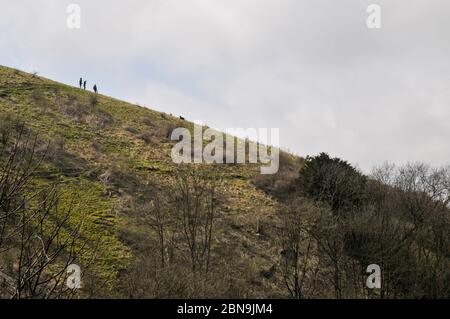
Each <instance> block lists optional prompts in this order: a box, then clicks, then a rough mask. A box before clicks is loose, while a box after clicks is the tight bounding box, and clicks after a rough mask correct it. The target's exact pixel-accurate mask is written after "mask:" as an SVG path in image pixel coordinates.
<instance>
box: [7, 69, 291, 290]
mask: <svg viewBox="0 0 450 319" xmlns="http://www.w3.org/2000/svg"><path fill="white" fill-rule="evenodd" d="M0 113H1V116H2V118H3V119H2V121H3V122H2V123H11V122H12V121H23V122H24V123H25V125H26V127H27V128H28V129H29V130H31V131H33V132H35V133H37V134H38V135H39V139H40V141H43V143H44V142H50V152H49V153H50V154H51V156H49V157H48V159H47V160H46V161H45V163H44V164H43V165H41V167H40V168H39V174H37V176H35V178H34V182H35V183H37V184H49V183H52V182H55V181H58V183H59V184H60V185H63V188H64V189H65V190H67V191H70V192H74V193H76V194H77V198H78V199H79V200H78V201H77V205H78V206H77V209H76V210H75V211H76V212H77V214H85V215H86V221H85V223H84V226H83V229H84V232H85V233H84V236H85V237H86V238H95V246H97V249H96V251H97V259H96V261H95V265H94V266H93V267H92V269H93V273H94V275H95V276H98V279H97V280H102V281H104V282H105V284H104V285H103V287H104V288H102V289H103V290H102V291H101V293H100V295H104V296H122V294H121V292H120V286H121V285H123V279H122V277H123V276H124V274H125V273H126V272H127V270H128V269H130V267H132V265H133V263H135V261H136V255H137V254H143V253H144V252H145V251H146V250H149V251H150V250H154V249H155V247H152V245H153V243H154V238H153V239H152V236H153V237H154V235H153V233H152V231H151V230H150V229H149V227H148V226H145V225H143V224H142V223H141V222H140V220H139V219H138V218H136V216H135V214H134V211H133V205H134V200H135V199H136V198H137V196H138V194H142V192H144V191H145V189H146V187H147V186H148V185H149V184H152V185H156V186H157V185H163V184H164V183H165V182H166V180H167V179H168V178H169V176H171V174H176V172H177V170H178V169H179V167H178V166H177V165H175V164H174V163H173V162H172V160H171V157H170V151H171V148H172V146H173V142H172V141H170V138H169V136H170V133H171V131H172V130H173V129H174V128H176V127H186V128H189V129H192V124H191V123H189V122H186V121H182V120H179V119H177V118H174V117H172V116H169V115H168V114H165V113H160V112H155V111H152V110H150V109H147V108H143V107H140V106H137V105H132V104H129V103H126V102H123V101H119V100H116V99H114V98H110V97H107V96H103V95H95V94H94V93H91V92H88V91H84V90H80V89H78V88H75V87H71V86H67V85H64V84H60V83H57V82H53V81H51V80H48V79H44V78H41V77H38V76H35V75H31V74H27V73H24V72H21V71H18V70H15V69H10V68H7V67H0ZM3 125H5V124H3ZM283 158H284V159H283V163H285V164H286V165H287V166H289V170H291V171H292V172H296V171H298V165H299V164H298V163H299V161H298V159H296V158H294V157H291V156H288V155H286V154H283ZM196 169H197V170H201V171H204V172H208V171H213V170H217V169H219V171H220V174H221V176H222V178H223V179H224V183H223V184H222V186H221V190H220V191H221V193H222V194H223V196H224V201H225V203H224V205H223V206H222V208H221V211H220V213H219V214H220V219H219V221H218V223H219V225H218V229H219V235H218V236H216V238H217V239H216V243H215V245H216V247H220V249H218V250H217V251H219V253H220V252H223V255H224V256H226V257H227V259H226V260H229V261H230V262H233V267H232V268H233V271H235V272H236V276H235V277H236V278H237V279H236V280H238V279H239V280H241V281H244V284H245V285H246V286H250V287H251V288H250V289H248V292H247V293H248V294H249V295H248V296H251V297H266V296H279V295H280V294H281V289H282V288H281V285H282V284H281V282H280V279H279V278H277V277H276V276H264V275H263V274H264V273H265V272H266V271H267V270H268V269H271V267H273V266H274V265H275V264H276V263H277V258H278V257H277V256H278V248H277V246H276V244H275V237H274V229H275V228H276V227H277V224H278V223H279V220H278V216H277V213H276V207H277V200H276V199H275V198H273V197H272V196H270V195H268V192H265V191H263V190H262V188H258V187H256V186H255V176H257V172H258V171H259V170H258V167H256V166H255V165H220V167H219V168H218V167H215V166H213V165H199V166H196ZM280 174H286V176H285V177H286V178H289V174H288V173H286V172H285V171H283V169H282V170H281V173H280ZM294 175H295V174H294ZM264 183H266V184H267V185H269V186H270V184H271V182H270V181H267V180H266V181H264ZM267 185H266V186H267ZM264 227H265V229H264V232H262V231H261V229H263V228H264ZM92 246H94V245H92ZM221 260H225V257H224V258H222V259H221ZM237 265H238V266H237ZM223 266H224V267H223V271H224V272H225V271H226V269H225V268H226V267H225V265H223ZM149 271H150V270H149ZM244 274H245V275H244ZM238 277H239V278H238Z"/></svg>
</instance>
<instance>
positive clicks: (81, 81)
mask: <svg viewBox="0 0 450 319" xmlns="http://www.w3.org/2000/svg"><path fill="white" fill-rule="evenodd" d="M81 85H83V78H80V89H81Z"/></svg>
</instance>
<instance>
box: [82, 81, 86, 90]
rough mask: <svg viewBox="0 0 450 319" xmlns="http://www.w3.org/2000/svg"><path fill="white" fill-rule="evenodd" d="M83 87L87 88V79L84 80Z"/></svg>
mask: <svg viewBox="0 0 450 319" xmlns="http://www.w3.org/2000/svg"><path fill="white" fill-rule="evenodd" d="M83 88H84V89H85V90H86V80H84V82H83Z"/></svg>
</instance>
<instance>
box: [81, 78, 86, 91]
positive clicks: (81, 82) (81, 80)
mask: <svg viewBox="0 0 450 319" xmlns="http://www.w3.org/2000/svg"><path fill="white" fill-rule="evenodd" d="M84 82H85V83H86V81H84ZM82 84H83V79H82V78H80V89H81V85H82Z"/></svg>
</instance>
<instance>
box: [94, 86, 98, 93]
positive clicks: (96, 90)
mask: <svg viewBox="0 0 450 319" xmlns="http://www.w3.org/2000/svg"><path fill="white" fill-rule="evenodd" d="M94 92H95V93H98V89H97V84H94Z"/></svg>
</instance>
